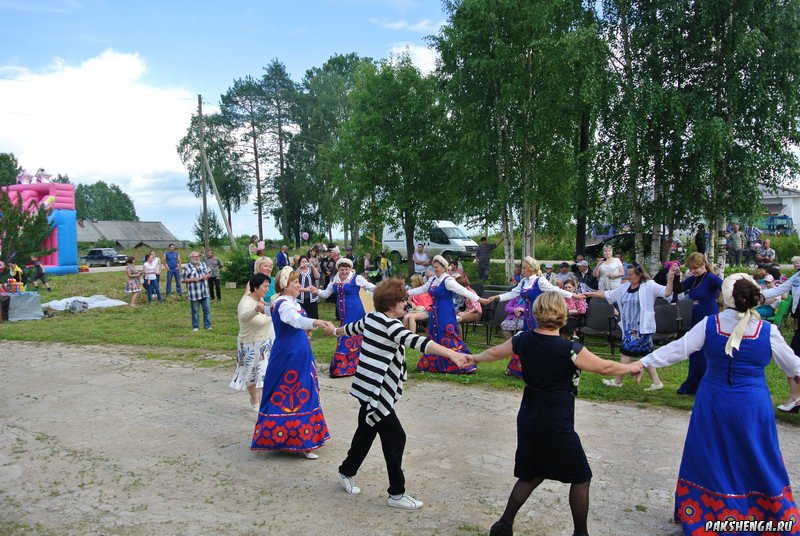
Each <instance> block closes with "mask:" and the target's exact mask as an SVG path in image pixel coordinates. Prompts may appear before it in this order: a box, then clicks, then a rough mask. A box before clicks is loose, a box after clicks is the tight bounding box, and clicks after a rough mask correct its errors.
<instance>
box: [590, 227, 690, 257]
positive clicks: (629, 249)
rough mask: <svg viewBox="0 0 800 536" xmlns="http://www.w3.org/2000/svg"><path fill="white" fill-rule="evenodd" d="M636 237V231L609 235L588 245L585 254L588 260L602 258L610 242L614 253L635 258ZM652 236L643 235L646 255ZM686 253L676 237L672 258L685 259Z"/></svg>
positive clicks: (662, 237)
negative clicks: (604, 249)
mask: <svg viewBox="0 0 800 536" xmlns="http://www.w3.org/2000/svg"><path fill="white" fill-rule="evenodd" d="M634 237H635V233H620V234H616V235H613V236H609V237H608V238H606V239H605V240H603V241H602V242H598V243H597V244H591V245H589V246H586V247H585V248H584V250H583V254H584V256H585V257H586V259H587V260H594V259H600V258H602V257H603V247H605V246H606V244H608V245H610V246H611V247H612V248H614V255H619V254H622V256H623V257H624V258H625V259H633V258H635V257H636V247H635V244H634ZM652 237H653V235H652V234H651V233H644V234H643V235H642V243H643V244H644V252H645V256H646V257H647V256H649V255H650V243H651V240H652ZM661 240H662V243H663V241H664V240H667V237H666V236H664V235H662V236H661ZM685 254H686V250H685V249H684V247H683V243H682V242H681V241H680V240H678V239H674V240H673V241H672V248H671V250H670V255H669V256H670V259H683V257H684V255H685Z"/></svg>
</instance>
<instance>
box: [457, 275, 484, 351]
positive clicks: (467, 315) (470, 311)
mask: <svg viewBox="0 0 800 536" xmlns="http://www.w3.org/2000/svg"><path fill="white" fill-rule="evenodd" d="M456 283H458V284H459V285H461V286H462V287H464V288H465V289H467V290H469V291H470V292H475V291H474V290H472V287H470V286H469V280H468V279H467V276H465V275H460V276H458V277H456ZM462 300H463V302H464V305H463V308H462V309H461V312H459V309H456V320H457V321H458V330H459V336H461V338H462V339H463V338H464V337H463V335H462V333H461V331H462V328H461V324H468V323H470V322H477V321H478V320H480V319H481V315H482V314H483V308H482V307H481V303H480V302H478V301H472V300H468V299H466V298H462Z"/></svg>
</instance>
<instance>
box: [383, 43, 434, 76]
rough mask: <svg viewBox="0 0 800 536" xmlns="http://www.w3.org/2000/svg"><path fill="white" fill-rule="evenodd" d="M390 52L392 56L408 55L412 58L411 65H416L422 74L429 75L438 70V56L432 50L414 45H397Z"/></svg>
mask: <svg viewBox="0 0 800 536" xmlns="http://www.w3.org/2000/svg"><path fill="white" fill-rule="evenodd" d="M389 52H390V53H391V55H392V56H399V55H401V54H404V53H407V54H408V55H409V57H410V58H411V63H413V64H414V65H416V66H417V68H418V69H419V70H420V72H421V73H422V74H429V73H431V72H433V71H434V70H435V69H436V60H437V59H438V55H437V53H436V51H435V50H433V49H432V48H428V47H426V46H423V45H415V44H413V43H395V44H394V45H392V46H391V48H390V49H389Z"/></svg>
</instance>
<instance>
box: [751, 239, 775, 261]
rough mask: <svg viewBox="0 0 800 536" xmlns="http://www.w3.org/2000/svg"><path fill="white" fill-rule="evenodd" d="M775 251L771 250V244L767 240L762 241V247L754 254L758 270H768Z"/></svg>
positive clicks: (773, 259)
mask: <svg viewBox="0 0 800 536" xmlns="http://www.w3.org/2000/svg"><path fill="white" fill-rule="evenodd" d="M775 260H776V257H775V250H774V249H772V243H771V240H770V239H769V238H767V239H766V240H764V245H763V246H761V249H759V250H758V253H756V264H757V265H758V266H759V268H769V267H770V266H772V264H773V263H774V262H775Z"/></svg>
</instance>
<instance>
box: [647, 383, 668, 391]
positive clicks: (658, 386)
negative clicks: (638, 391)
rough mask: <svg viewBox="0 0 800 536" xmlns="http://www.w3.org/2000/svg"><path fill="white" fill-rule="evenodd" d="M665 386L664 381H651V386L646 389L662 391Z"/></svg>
mask: <svg viewBox="0 0 800 536" xmlns="http://www.w3.org/2000/svg"><path fill="white" fill-rule="evenodd" d="M663 388H664V384H663V383H651V384H650V386H649V387H645V389H644V390H645V391H660V390H661V389H663Z"/></svg>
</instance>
